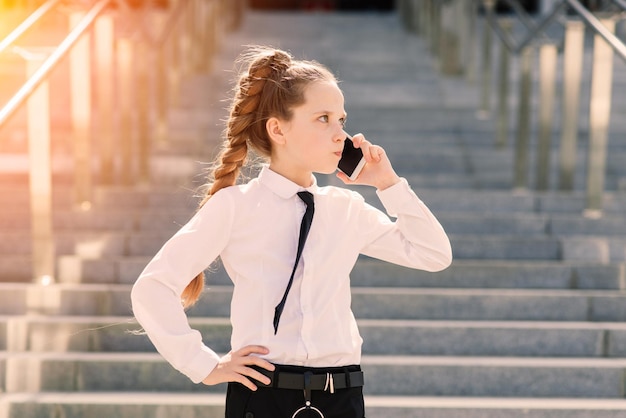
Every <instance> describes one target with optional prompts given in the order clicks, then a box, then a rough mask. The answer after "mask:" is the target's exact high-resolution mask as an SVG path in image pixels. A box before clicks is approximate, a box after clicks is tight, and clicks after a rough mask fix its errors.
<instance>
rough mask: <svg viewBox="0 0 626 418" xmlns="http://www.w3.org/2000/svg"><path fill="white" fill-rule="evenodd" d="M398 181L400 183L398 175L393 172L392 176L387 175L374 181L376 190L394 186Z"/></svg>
mask: <svg viewBox="0 0 626 418" xmlns="http://www.w3.org/2000/svg"><path fill="white" fill-rule="evenodd" d="M398 183H400V177H399V176H398V175H397V174H395V173H394V174H393V175H392V176H388V177H385V178H383V179H380V180H379V181H378V182H377V183H376V190H378V191H383V190H385V189H388V188H389V187H391V186H395V185H396V184H398Z"/></svg>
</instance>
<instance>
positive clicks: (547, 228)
mask: <svg viewBox="0 0 626 418" xmlns="http://www.w3.org/2000/svg"><path fill="white" fill-rule="evenodd" d="M173 206H174V207H172V209H168V208H167V207H165V208H163V209H160V208H156V207H155V208H148V209H139V208H137V209H134V208H131V209H118V208H107V209H104V208H102V209H101V208H94V209H91V210H88V211H83V210H69V209H59V210H55V211H54V212H53V214H52V215H53V219H52V222H53V228H54V229H55V230H58V232H60V233H63V232H69V231H73V232H75V231H76V232H77V231H82V232H98V231H109V232H116V231H117V232H123V231H134V232H147V231H158V232H163V233H164V234H169V233H171V234H173V233H174V232H176V231H177V230H178V229H179V228H180V227H181V226H182V225H184V224H185V223H186V222H187V221H188V220H189V219H190V218H191V217H192V216H193V214H194V213H195V208H193V207H184V208H180V207H179V208H177V207H176V205H173ZM30 217H31V216H30V213H29V212H27V211H24V210H18V209H16V208H10V209H5V210H2V209H0V232H1V233H3V235H4V234H5V233H9V232H20V231H28V230H29V229H30V222H31V219H30ZM437 218H438V219H439V221H440V222H441V224H442V225H443V226H444V228H445V230H446V232H447V233H448V234H452V235H460V234H462V235H468V234H476V235H516V236H533V235H537V236H541V235H554V236H572V235H591V236H615V237H619V236H624V235H625V234H626V213H623V214H619V213H611V214H607V215H605V216H603V217H601V218H585V217H582V216H580V215H577V214H572V213H554V214H552V213H545V212H544V213H539V212H528V213H524V212H511V213H507V212H502V213H481V212H452V211H441V212H440V213H438V214H437Z"/></svg>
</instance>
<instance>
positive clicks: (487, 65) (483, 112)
mask: <svg viewBox="0 0 626 418" xmlns="http://www.w3.org/2000/svg"><path fill="white" fill-rule="evenodd" d="M483 7H484V8H485V18H484V20H483V45H482V50H483V51H482V75H483V76H482V89H481V96H480V109H479V111H478V117H479V118H481V119H486V118H488V117H489V114H490V113H491V44H492V39H491V38H492V34H491V32H492V29H491V28H490V27H489V21H488V19H487V16H488V15H490V14H491V13H493V9H494V7H495V0H483Z"/></svg>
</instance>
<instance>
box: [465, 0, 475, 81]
mask: <svg viewBox="0 0 626 418" xmlns="http://www.w3.org/2000/svg"><path fill="white" fill-rule="evenodd" d="M463 5H464V6H465V8H466V14H467V20H468V22H467V41H466V42H465V46H464V48H463V54H464V58H463V61H464V65H465V78H466V80H467V81H468V82H469V83H471V84H474V83H475V82H476V53H475V50H474V43H475V40H476V0H467V1H464V2H463Z"/></svg>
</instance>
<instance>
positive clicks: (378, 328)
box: [0, 316, 626, 358]
mask: <svg viewBox="0 0 626 418" xmlns="http://www.w3.org/2000/svg"><path fill="white" fill-rule="evenodd" d="M358 323H359V329H360V332H361V335H362V337H363V339H364V344H363V353H364V354H366V355H418V356H432V355H439V356H504V357H586V358H621V357H626V325H625V324H621V323H591V322H537V321H535V322H533V321H480V322H472V321H463V320H458V321H422V320H377V319H363V320H359V321H358ZM190 324H191V326H192V327H193V328H195V329H197V330H199V331H200V332H201V333H202V335H203V338H204V341H205V342H206V344H208V345H209V346H210V347H211V348H212V349H214V350H216V351H220V352H227V351H229V350H230V334H231V326H230V322H229V320H228V319H227V318H207V317H205V318H199V317H194V318H192V319H191V320H190ZM140 328H141V327H140V326H139V325H138V324H137V322H136V321H135V320H134V319H133V318H130V317H88V316H83V317H71V316H56V317H10V316H4V317H0V350H8V349H9V348H11V349H12V350H23V351H26V350H28V351H30V352H154V351H155V349H154V346H153V345H152V343H151V342H150V341H149V340H148V338H147V336H146V335H137V334H136V333H135V332H136V331H138V330H139V329H140ZM9 332H10V334H11V337H9V336H8V335H9ZM18 335H20V336H21V337H18ZM9 338H11V342H10V345H11V347H9ZM20 338H21V339H20ZM16 339H20V340H19V341H16Z"/></svg>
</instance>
